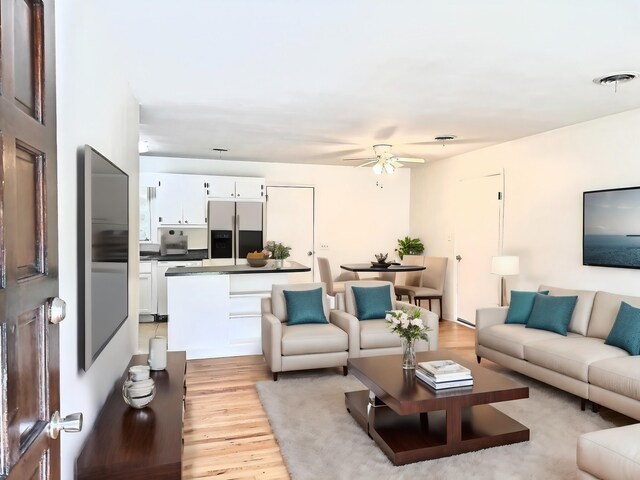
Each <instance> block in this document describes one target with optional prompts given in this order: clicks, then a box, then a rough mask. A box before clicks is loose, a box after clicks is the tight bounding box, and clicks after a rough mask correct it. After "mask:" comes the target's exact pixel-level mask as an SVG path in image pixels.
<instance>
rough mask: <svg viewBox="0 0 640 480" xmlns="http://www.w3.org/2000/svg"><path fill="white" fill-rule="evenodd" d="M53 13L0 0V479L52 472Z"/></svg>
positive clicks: (33, 1) (56, 472) (55, 384)
mask: <svg viewBox="0 0 640 480" xmlns="http://www.w3.org/2000/svg"><path fill="white" fill-rule="evenodd" d="M53 13H54V10H53V1H52V0H0V32H1V34H2V39H1V40H2V41H0V58H1V59H2V64H1V67H2V70H1V72H0V74H1V82H0V84H1V86H2V91H1V92H0V142H1V146H2V149H1V151H2V159H1V163H0V167H1V168H0V180H1V182H0V273H1V275H0V334H1V338H0V399H1V400H0V408H1V410H2V411H1V412H0V477H1V478H8V479H16V480H17V479H29V478H34V479H38V480H47V479H58V478H59V477H60V441H59V440H54V439H52V438H50V436H49V435H48V424H49V419H50V418H51V415H52V414H53V412H55V411H57V410H58V409H59V378H58V375H59V340H58V335H59V327H58V325H57V324H52V323H50V322H49V321H48V317H47V302H48V299H49V298H51V297H55V296H57V294H58V243H57V223H58V216H57V210H56V206H57V200H56V199H57V191H56V183H57V177H56V142H55V139H56V122H55V120H56V112H55V70H54V48H55V46H54V30H53V23H54V15H53ZM45 80H46V82H45Z"/></svg>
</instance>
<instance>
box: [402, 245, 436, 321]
mask: <svg viewBox="0 0 640 480" xmlns="http://www.w3.org/2000/svg"><path fill="white" fill-rule="evenodd" d="M405 258H406V257H405ZM448 261H449V259H448V258H447V257H424V266H425V267H427V268H426V269H425V270H423V271H422V272H420V273H421V275H420V281H419V283H418V285H415V284H412V285H396V295H398V296H402V295H407V296H408V297H409V302H412V303H414V304H416V305H421V303H422V300H428V301H429V310H431V300H438V304H439V307H440V309H439V310H438V318H440V319H441V318H442V296H443V295H444V281H445V277H446V275H447V263H448ZM413 283H415V280H414V281H413Z"/></svg>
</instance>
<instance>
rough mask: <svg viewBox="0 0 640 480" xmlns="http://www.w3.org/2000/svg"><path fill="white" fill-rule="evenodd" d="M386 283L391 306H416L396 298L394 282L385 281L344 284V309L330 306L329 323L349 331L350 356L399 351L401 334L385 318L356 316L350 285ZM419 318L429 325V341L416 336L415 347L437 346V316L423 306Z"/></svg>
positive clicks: (425, 349) (396, 307) (417, 348)
mask: <svg viewBox="0 0 640 480" xmlns="http://www.w3.org/2000/svg"><path fill="white" fill-rule="evenodd" d="M382 285H389V286H390V287H391V288H390V290H389V297H390V301H391V307H392V309H393V310H395V309H401V308H403V307H405V308H416V307H415V306H414V305H411V304H409V303H405V302H400V301H397V300H396V299H395V294H394V292H393V284H392V283H391V282H384V281H371V280H367V281H362V280H361V281H354V282H347V283H346V285H345V311H342V310H332V311H331V314H330V315H331V323H333V324H335V325H337V326H338V327H340V328H341V329H343V330H344V331H345V332H347V333H348V334H349V358H354V357H367V356H373V355H393V354H400V353H402V346H401V345H402V344H401V341H400V337H399V336H398V335H397V334H395V333H393V332H392V331H391V330H390V329H389V327H388V325H387V322H386V321H385V320H384V318H381V319H374V320H358V312H357V306H356V302H355V298H354V294H353V290H352V288H353V287H354V286H356V287H380V286H382ZM421 318H422V321H423V322H424V324H425V325H427V326H428V327H429V328H431V331H429V332H428V334H429V343H427V342H425V341H422V340H419V341H418V342H416V351H418V352H424V351H427V350H437V349H438V316H437V315H436V314H435V313H432V312H429V311H428V310H426V309H424V308H422V315H421Z"/></svg>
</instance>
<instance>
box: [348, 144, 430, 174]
mask: <svg viewBox="0 0 640 480" xmlns="http://www.w3.org/2000/svg"><path fill="white" fill-rule="evenodd" d="M373 153H374V154H375V157H368V158H344V159H343V160H344V161H345V162H357V161H363V160H364V161H365V162H364V163H362V164H360V165H358V167H364V166H367V165H373V171H374V173H375V174H377V175H380V174H381V173H384V172H387V173H393V172H395V170H396V168H400V167H402V163H400V162H404V163H424V158H415V157H397V156H396V155H394V154H393V153H392V152H391V145H389V144H388V143H379V144H377V145H374V146H373Z"/></svg>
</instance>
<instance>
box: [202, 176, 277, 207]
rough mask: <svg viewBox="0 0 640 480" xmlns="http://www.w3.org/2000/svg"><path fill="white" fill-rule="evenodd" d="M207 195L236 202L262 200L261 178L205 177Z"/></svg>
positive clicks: (262, 180) (263, 197)
mask: <svg viewBox="0 0 640 480" xmlns="http://www.w3.org/2000/svg"><path fill="white" fill-rule="evenodd" d="M205 187H206V190H207V197H208V198H212V199H216V200H233V201H236V202H242V201H244V200H246V201H252V202H256V201H257V202H264V200H265V196H264V194H265V189H264V179H262V178H242V177H205Z"/></svg>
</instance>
